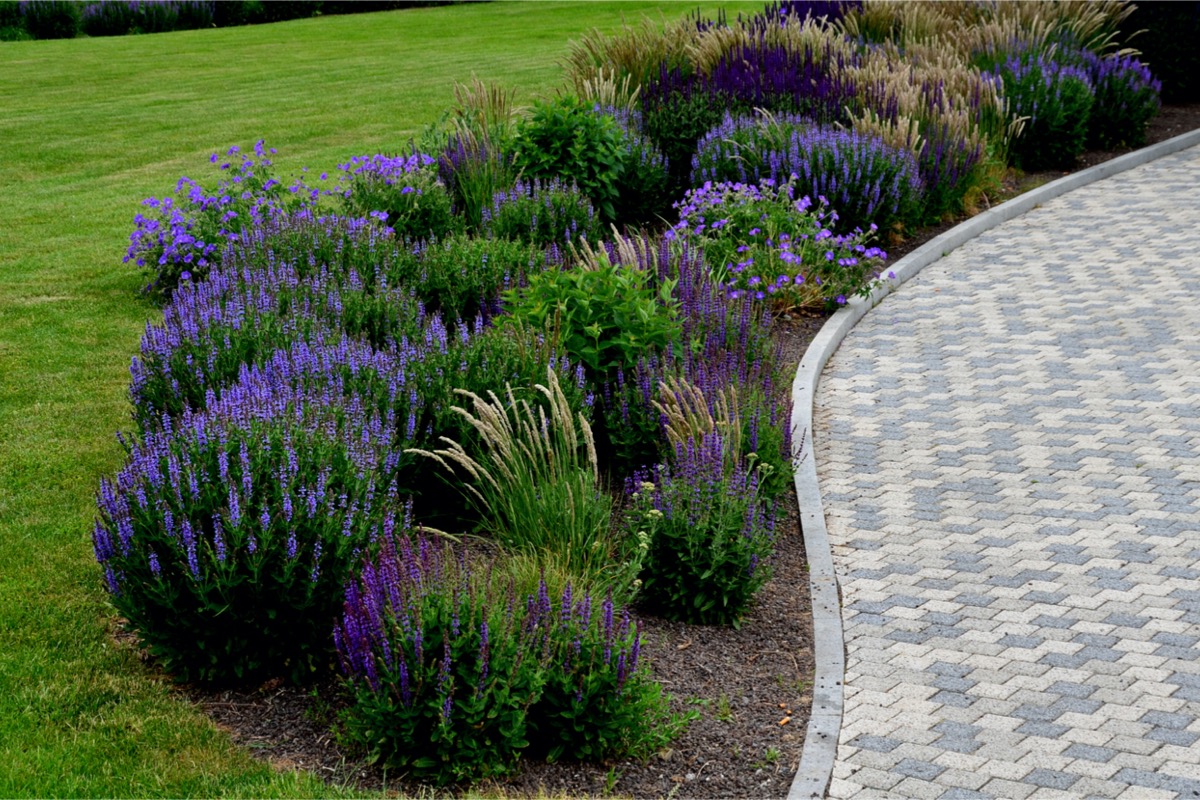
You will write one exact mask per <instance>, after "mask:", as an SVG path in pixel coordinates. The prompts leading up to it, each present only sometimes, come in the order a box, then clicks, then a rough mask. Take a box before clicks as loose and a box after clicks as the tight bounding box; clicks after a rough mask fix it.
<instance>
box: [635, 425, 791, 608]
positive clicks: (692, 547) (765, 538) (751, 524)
mask: <svg viewBox="0 0 1200 800" xmlns="http://www.w3.org/2000/svg"><path fill="white" fill-rule="evenodd" d="M627 492H628V494H629V500H630V508H629V510H628V511H627V524H628V525H629V526H630V530H631V532H632V535H634V536H636V537H639V538H641V539H642V540H643V541H644V542H645V543H646V544H647V554H646V558H645V561H644V566H643V570H642V592H641V602H642V603H644V604H645V605H646V606H647V607H648V608H650V609H653V610H654V611H655V612H656V613H659V614H662V615H663V616H665V617H667V618H668V619H676V620H681V621H684V622H691V623H698V624H702V625H714V624H717V625H729V624H734V625H736V624H738V623H739V622H740V620H741V618H742V617H743V616H744V614H745V613H746V610H747V608H748V607H749V605H750V603H751V601H752V600H753V598H754V594H755V593H756V592H757V591H758V589H759V588H761V587H762V585H763V584H764V583H766V581H767V579H768V577H769V576H770V563H769V562H770V558H771V555H772V553H773V551H774V526H775V523H774V514H775V511H774V506H773V504H768V503H765V502H764V501H763V499H762V498H761V497H760V496H759V490H758V474H757V470H756V469H755V466H754V459H750V458H747V459H741V458H737V457H733V458H731V454H730V446H729V443H728V442H727V441H726V439H725V437H723V436H722V435H721V434H720V433H718V432H712V433H707V434H702V435H701V436H699V437H697V438H689V439H687V440H686V441H684V442H679V443H677V444H676V446H675V453H674V456H673V458H671V459H670V461H668V462H666V463H664V464H660V465H658V466H657V467H655V468H654V470H652V471H650V472H647V473H642V474H640V475H635V476H634V477H632V478H630V479H629V481H628V484H627Z"/></svg>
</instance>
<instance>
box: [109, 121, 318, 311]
mask: <svg viewBox="0 0 1200 800" xmlns="http://www.w3.org/2000/svg"><path fill="white" fill-rule="evenodd" d="M274 154H275V148H269V149H268V148H267V147H266V145H265V144H264V142H263V141H262V140H261V139H260V140H259V141H258V142H257V143H256V144H255V145H254V150H253V154H250V153H243V152H242V150H241V148H239V147H238V146H236V145H234V146H233V147H230V148H229V149H228V150H227V151H226V152H225V153H224V154H219V153H213V154H212V156H211V157H210V158H209V161H210V163H212V164H215V165H217V168H218V169H219V170H220V171H221V172H222V173H224V174H223V176H222V177H221V180H220V181H219V182H218V183H217V186H216V188H215V189H213V190H211V191H210V190H208V189H206V188H205V187H204V186H203V185H202V184H200V183H199V182H197V181H194V180H192V179H191V178H188V177H183V178H180V179H179V182H178V183H177V184H176V186H175V194H174V196H173V197H171V196H168V197H163V198H155V197H149V198H147V199H146V200H144V201H143V202H142V204H143V205H144V206H146V207H147V208H148V209H151V210H150V211H149V212H147V213H139V214H137V215H135V216H134V220H133V221H134V230H133V233H131V234H130V236H129V249H128V250H127V251H126V253H125V263H129V262H131V261H132V262H134V263H135V264H137V266H139V267H142V268H144V269H146V270H147V271H149V272H150V273H151V274H152V276H153V277H152V279H151V281H150V283H149V284H148V285H147V286H146V288H145V291H146V293H147V294H149V295H151V296H152V297H154V298H156V299H158V300H160V301H166V300H168V299H170V297H171V294H172V292H174V291H175V287H176V286H177V285H178V284H179V283H180V282H186V281H190V280H199V279H201V278H203V277H204V276H206V275H207V274H208V272H209V270H210V269H211V268H212V267H213V266H215V265H216V264H217V263H218V262H219V261H220V256H221V253H222V251H223V250H224V249H225V246H226V244H227V243H229V242H231V241H236V240H237V238H238V235H239V233H240V232H242V231H243V230H249V229H251V228H253V227H254V226H256V225H259V224H262V223H263V222H265V221H267V220H270V219H271V218H273V217H276V216H279V215H286V214H290V213H292V212H294V211H297V210H300V209H302V208H306V207H310V206H311V204H313V203H315V201H316V200H318V199H319V197H320V192H319V191H318V190H315V189H312V190H309V189H308V188H307V187H305V186H304V184H303V183H302V182H300V181H297V182H296V183H295V184H293V185H292V186H291V187H290V190H289V188H288V187H285V186H284V185H283V183H281V182H280V181H279V180H278V179H277V178H275V177H274V176H273V175H272V174H271V166H272V161H271V159H270V158H269V156H271V155H274Z"/></svg>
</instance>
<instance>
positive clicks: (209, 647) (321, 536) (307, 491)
mask: <svg viewBox="0 0 1200 800" xmlns="http://www.w3.org/2000/svg"><path fill="white" fill-rule="evenodd" d="M322 399H323V398H322V396H321V394H320V393H319V392H314V391H312V390H308V391H306V390H304V389H295V388H293V387H291V386H286V385H281V384H279V383H278V382H272V381H259V382H257V383H255V384H254V385H247V386H243V387H240V389H239V391H236V392H231V393H228V394H227V395H226V396H225V397H224V398H222V400H221V401H219V402H217V403H215V404H214V405H213V406H212V407H211V408H208V409H206V410H205V411H203V412H201V413H198V414H191V413H185V414H184V415H183V416H182V417H181V418H180V419H179V421H178V422H174V423H170V422H168V423H167V424H166V425H165V427H164V429H163V430H161V431H155V432H151V433H148V434H147V435H146V436H145V437H144V438H143V440H142V441H140V442H135V443H132V444H131V445H130V446H129V460H128V462H127V463H126V465H125V467H124V468H122V470H121V471H120V472H119V473H118V474H117V477H116V480H115V481H109V480H107V479H106V480H104V481H103V482H102V483H101V486H100V492H99V496H98V504H99V519H98V521H97V522H96V526H95V531H94V533H93V544H94V547H95V553H96V559H97V561H99V562H100V565H101V566H102V568H103V569H104V575H105V582H106V584H107V587H108V590H109V592H110V594H111V597H112V602H113V604H114V605H115V606H116V608H117V610H118V611H119V612H120V613H121V615H122V616H124V617H125V618H126V619H128V620H129V622H130V624H131V625H132V626H133V627H134V628H135V629H136V630H137V632H138V635H139V637H140V638H141V640H142V642H143V643H144V644H145V645H146V646H147V648H148V649H149V650H150V652H151V653H153V654H154V655H155V656H156V657H157V658H158V659H159V660H160V661H161V662H162V663H163V665H164V666H165V667H166V668H167V669H168V670H170V671H171V672H172V673H174V674H175V675H176V676H177V677H178V678H180V679H183V680H199V681H204V682H212V683H234V682H249V681H253V680H261V679H264V678H267V677H272V676H277V675H283V676H287V677H290V678H291V679H293V680H297V681H301V680H305V679H307V678H309V677H310V676H311V675H312V674H313V673H318V672H321V671H322V670H325V669H327V668H328V666H329V659H330V655H331V647H330V642H329V635H328V631H329V626H330V625H331V624H332V620H333V617H334V615H335V613H336V611H337V608H338V606H339V597H340V595H341V587H342V584H343V583H344V582H345V580H346V579H347V577H348V575H349V573H350V567H351V564H352V562H353V561H354V560H355V559H356V558H357V555H356V552H357V551H359V550H362V549H364V548H366V547H367V546H368V544H369V534H370V530H371V529H372V528H373V526H374V524H375V522H376V521H377V520H378V518H379V515H381V514H385V513H391V512H390V511H388V509H389V508H394V506H395V495H394V493H393V488H392V487H388V486H386V485H383V484H381V483H378V482H377V479H376V477H375V476H376V475H377V473H378V472H379V470H378V467H379V465H380V463H381V462H382V461H384V460H385V459H386V458H387V455H386V453H385V452H384V451H383V449H382V446H383V442H384V440H383V438H382V437H380V436H379V435H378V431H379V427H380V421H379V419H378V417H377V416H376V415H374V414H372V413H371V412H369V411H367V410H365V409H362V408H346V407H336V406H332V407H331V406H329V405H327V404H322V402H321V401H322Z"/></svg>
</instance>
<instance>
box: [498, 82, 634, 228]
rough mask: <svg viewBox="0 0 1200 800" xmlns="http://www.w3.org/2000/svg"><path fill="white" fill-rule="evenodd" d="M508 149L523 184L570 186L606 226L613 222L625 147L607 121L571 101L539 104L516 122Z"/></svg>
mask: <svg viewBox="0 0 1200 800" xmlns="http://www.w3.org/2000/svg"><path fill="white" fill-rule="evenodd" d="M512 146H513V156H514V158H515V164H516V166H517V168H518V169H519V170H521V171H522V173H523V175H524V176H525V177H526V178H527V179H528V178H539V179H542V180H558V181H562V182H564V183H573V184H575V185H576V186H577V187H579V190H580V191H581V192H583V193H584V194H585V195H586V196H587V197H588V199H589V200H591V201H592V204H593V205H594V206H595V207H596V210H597V211H598V212H599V213H600V216H601V218H602V219H603V220H604V221H605V222H606V223H611V222H613V221H614V220H616V218H617V212H616V202H617V199H618V185H619V184H618V182H619V180H620V177H621V170H622V168H623V166H624V147H623V144H622V132H621V129H620V127H619V126H618V125H617V123H616V121H615V120H613V119H612V117H609V116H606V115H604V114H600V113H597V110H596V109H593V108H590V107H589V106H588V105H587V104H585V103H584V102H583V101H581V100H579V99H578V98H576V97H571V96H565V97H559V98H557V99H555V100H547V101H539V102H537V103H535V104H534V107H533V112H532V114H531V115H530V116H529V118H528V119H526V120H522V121H521V122H520V123H518V125H517V133H516V138H515V140H514V141H513V145H512Z"/></svg>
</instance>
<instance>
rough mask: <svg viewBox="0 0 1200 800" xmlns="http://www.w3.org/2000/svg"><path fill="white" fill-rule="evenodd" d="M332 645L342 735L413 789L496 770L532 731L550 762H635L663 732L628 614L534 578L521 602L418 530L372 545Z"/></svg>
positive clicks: (496, 579)
mask: <svg viewBox="0 0 1200 800" xmlns="http://www.w3.org/2000/svg"><path fill="white" fill-rule="evenodd" d="M334 637H335V641H336V643H337V649H338V653H339V656H340V658H341V664H342V669H343V671H344V673H345V674H346V676H347V678H348V679H349V681H350V686H351V690H352V698H353V705H352V706H351V708H350V710H349V712H348V713H347V714H346V715H345V718H344V721H345V724H346V732H347V735H348V736H349V738H350V739H351V740H352V741H355V742H357V743H358V744H360V745H361V746H362V747H364V748H365V749H366V750H368V751H369V752H370V753H371V754H372V756H373V757H374V758H376V759H378V760H380V761H382V762H383V763H385V764H389V765H392V766H396V767H400V768H402V769H406V770H408V771H410V772H411V773H412V774H413V775H414V776H416V777H418V778H420V779H423V780H429V781H432V782H435V783H439V784H442V783H449V782H453V781H461V780H477V779H479V778H482V777H486V776H489V775H496V774H502V773H504V772H507V771H508V770H510V769H511V768H512V766H513V765H514V763H515V762H516V759H517V757H518V756H519V755H521V754H522V752H524V751H527V750H528V749H529V747H530V745H529V734H530V732H531V729H532V730H536V732H537V733H538V739H539V740H540V741H541V742H542V744H541V745H540V746H539V747H538V748H537V751H536V754H538V755H544V756H546V757H548V758H551V759H555V758H558V757H560V756H568V757H572V758H605V757H609V756H621V755H637V754H639V753H644V752H646V751H647V750H648V749H649V747H652V746H653V745H654V743H655V742H657V741H660V740H661V738H662V736H663V732H662V730H661V727H660V726H661V725H662V723H663V722H664V721H665V720H666V719H667V717H666V712H665V708H664V702H665V701H664V700H663V699H662V697H661V694H660V692H659V690H658V687H657V686H656V685H655V684H653V683H652V682H650V680H649V678H648V676H647V674H646V672H645V670H644V668H643V666H642V661H641V659H640V658H639V653H640V650H641V638H640V634H639V632H638V628H637V624H636V622H634V621H633V619H632V618H631V617H630V615H629V614H628V612H627V611H624V610H622V609H619V608H617V607H615V606H614V604H613V602H612V601H611V600H603V601H600V602H595V601H593V599H592V597H591V596H589V595H587V594H583V593H581V595H580V596H575V595H574V594H573V593H572V590H571V587H570V586H567V587H566V589H565V590H564V592H563V594H562V596H561V598H556V599H551V597H550V596H549V593H548V591H547V587H546V584H545V582H544V581H542V582H541V583H540V584H539V585H538V587H537V588H536V590H535V591H534V592H533V593H532V594H529V595H521V594H519V593H518V591H517V588H516V586H515V585H514V584H513V583H512V582H511V581H508V582H506V581H504V580H503V579H502V577H501V576H500V575H499V574H497V573H492V572H490V571H487V570H481V569H480V568H479V567H478V566H477V565H476V564H475V563H474V562H473V561H472V559H471V556H470V555H469V554H467V553H455V552H453V551H451V550H450V549H449V548H448V547H447V546H444V545H442V544H440V543H435V542H432V541H430V540H428V539H427V538H425V537H423V536H420V535H417V536H415V537H406V536H399V537H395V538H393V537H383V539H382V541H381V545H380V552H379V555H378V556H377V557H376V558H373V559H369V560H368V561H367V562H366V563H365V564H364V565H363V569H362V575H361V578H360V579H359V580H358V581H356V582H354V583H352V584H350V585H349V586H348V587H347V589H346V597H345V605H344V609H343V617H342V620H341V622H340V623H339V625H338V626H337V628H336V629H335V632H334Z"/></svg>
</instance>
